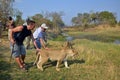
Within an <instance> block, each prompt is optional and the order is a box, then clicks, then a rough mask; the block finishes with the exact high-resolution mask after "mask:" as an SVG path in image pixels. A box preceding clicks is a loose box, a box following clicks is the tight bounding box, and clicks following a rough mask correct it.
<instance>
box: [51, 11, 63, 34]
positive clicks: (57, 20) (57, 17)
mask: <svg viewBox="0 0 120 80" xmlns="http://www.w3.org/2000/svg"><path fill="white" fill-rule="evenodd" d="M62 15H63V12H59V13H57V12H52V13H51V17H52V22H53V27H54V28H53V31H54V32H56V33H60V32H61V28H62V27H63V26H64V25H65V24H64V22H63V20H62V18H61V16H62Z"/></svg>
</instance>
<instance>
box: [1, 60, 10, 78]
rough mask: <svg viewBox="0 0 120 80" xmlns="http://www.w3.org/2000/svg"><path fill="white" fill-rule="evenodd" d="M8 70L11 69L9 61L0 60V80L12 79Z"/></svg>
mask: <svg viewBox="0 0 120 80" xmlns="http://www.w3.org/2000/svg"><path fill="white" fill-rule="evenodd" d="M9 71H11V66H10V63H8V62H5V61H0V80H12V77H11V75H10V72H9Z"/></svg>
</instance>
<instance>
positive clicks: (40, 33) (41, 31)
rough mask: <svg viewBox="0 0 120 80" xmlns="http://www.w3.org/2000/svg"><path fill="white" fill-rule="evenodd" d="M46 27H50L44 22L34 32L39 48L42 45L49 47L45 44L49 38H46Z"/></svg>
mask: <svg viewBox="0 0 120 80" xmlns="http://www.w3.org/2000/svg"><path fill="white" fill-rule="evenodd" d="M46 29H48V27H47V26H46V24H45V23H43V24H42V25H41V26H40V27H39V28H37V29H36V30H35V32H34V33H33V37H34V39H35V42H36V44H37V48H38V49H41V47H43V48H45V49H47V48H46V46H45V42H47V39H46Z"/></svg>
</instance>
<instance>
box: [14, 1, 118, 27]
mask: <svg viewBox="0 0 120 80" xmlns="http://www.w3.org/2000/svg"><path fill="white" fill-rule="evenodd" d="M15 1H16V2H15V3H14V8H17V9H18V10H20V11H21V12H22V13H23V14H22V18H23V19H26V18H27V17H28V16H33V15H35V14H38V13H43V12H61V11H62V12H64V15H63V16H62V19H63V21H64V23H65V24H66V25H71V24H72V23H71V19H72V18H73V17H76V16H77V14H78V13H85V12H87V13H90V12H91V11H92V12H101V11H109V12H113V13H115V14H116V17H117V20H118V21H120V9H119V8H120V0H15Z"/></svg>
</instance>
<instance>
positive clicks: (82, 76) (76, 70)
mask: <svg viewBox="0 0 120 80" xmlns="http://www.w3.org/2000/svg"><path fill="white" fill-rule="evenodd" d="M66 33H67V34H69V35H70V36H73V37H74V40H73V41H72V43H73V44H74V45H73V47H74V48H76V50H77V51H78V53H79V54H78V56H77V57H75V59H72V58H68V64H69V66H70V69H66V68H65V67H64V65H63V64H61V65H60V67H61V71H60V72H57V71H56V70H55V64H56V62H55V61H54V62H50V64H45V65H44V68H45V70H44V71H43V72H42V71H40V70H38V69H37V68H36V66H32V63H33V62H34V60H35V57H36V55H35V49H31V50H27V57H26V63H27V65H28V69H29V70H28V72H23V71H20V70H19V68H18V66H17V64H16V63H15V61H14V59H12V61H11V62H10V61H9V59H10V49H9V42H8V40H7V36H4V37H3V38H2V42H1V43H0V80H120V45H119V44H115V43H114V41H115V40H120V28H109V29H89V30H86V31H84V32H80V31H76V30H75V31H74V30H73V31H67V32H66ZM48 42H49V45H48V47H49V48H55V49H60V48H61V47H62V44H64V41H51V40H49V41H48Z"/></svg>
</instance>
